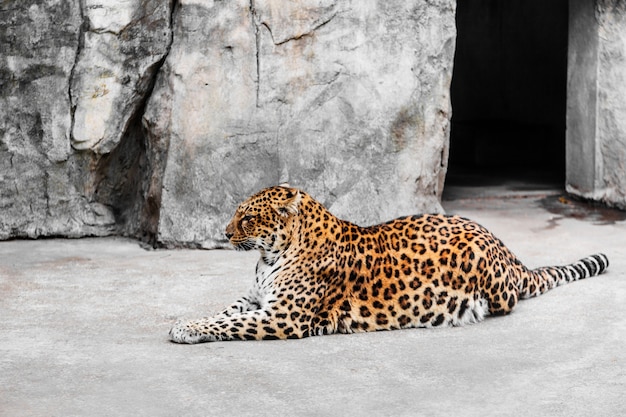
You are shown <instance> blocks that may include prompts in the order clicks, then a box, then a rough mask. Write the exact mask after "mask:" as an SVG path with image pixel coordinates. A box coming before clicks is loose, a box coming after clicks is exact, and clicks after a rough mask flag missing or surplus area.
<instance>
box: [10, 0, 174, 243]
mask: <svg viewBox="0 0 626 417" xmlns="http://www.w3.org/2000/svg"><path fill="white" fill-rule="evenodd" d="M81 4H82V5H83V8H84V9H83V10H81ZM0 11H1V12H2V21H1V22H0V39H1V40H2V45H3V49H2V54H1V55H0V213H1V215H0V239H7V238H12V237H39V236H54V235H60V236H72V237H78V236H85V235H107V234H111V233H115V232H116V231H119V230H120V213H118V212H119V210H118V208H119V206H118V205H117V204H116V203H117V202H118V201H115V198H118V199H119V195H120V193H119V192H117V196H118V197H113V194H114V192H113V191H119V188H120V186H119V184H123V183H124V182H125V181H128V178H127V177H128V175H129V173H131V169H130V167H129V166H130V165H132V164H131V163H127V164H126V166H124V164H122V163H120V162H119V160H122V159H123V158H120V157H119V154H120V151H119V150H128V149H130V150H132V151H133V154H132V155H123V156H125V157H126V158H128V159H130V160H132V161H136V160H137V158H138V153H139V150H140V148H141V144H140V143H139V142H140V140H141V137H138V136H137V135H136V132H132V131H130V130H132V129H130V127H131V120H132V119H133V117H135V118H137V116H136V115H134V114H135V113H137V112H138V111H139V110H142V107H143V105H144V103H145V100H146V96H147V95H148V93H149V90H150V88H151V86H152V83H153V79H154V72H155V71H156V69H157V68H158V66H159V64H160V62H159V61H160V60H162V59H163V57H164V56H165V54H166V52H167V48H168V46H169V43H170V41H171V32H170V30H169V25H170V17H171V13H170V11H171V3H168V2H162V1H143V2H140V1H134V2H133V1H126V2H119V4H116V8H115V9H113V8H111V7H108V6H106V2H95V1H93V0H91V1H86V2H83V3H81V2H79V1H78V0H75V1H71V0H60V1H41V0H39V1H37V0H30V1H23V2H22V1H20V2H10V3H5V4H3V5H2V6H0ZM5 45H6V48H5ZM124 137H126V138H129V139H128V140H127V142H128V141H134V142H135V144H133V145H128V144H126V145H125V146H118V144H119V143H120V142H121V140H122V138H124ZM72 145H73V148H72ZM112 149H116V150H118V152H117V154H115V155H113V154H111V155H113V156H111V155H107V156H106V157H103V158H102V157H100V156H99V154H106V153H108V152H109V151H111V150H112ZM77 150H85V151H82V152H77ZM114 158H117V160H115V161H114V160H113V159H114ZM133 158H134V159H133ZM111 166H114V167H116V168H119V169H117V170H116V171H115V172H111V171H110V169H109V167H111ZM102 185H104V186H102ZM107 187H108V188H110V189H111V191H109V190H108V189H107V190H105V189H104V188H107ZM127 188H128V187H127Z"/></svg>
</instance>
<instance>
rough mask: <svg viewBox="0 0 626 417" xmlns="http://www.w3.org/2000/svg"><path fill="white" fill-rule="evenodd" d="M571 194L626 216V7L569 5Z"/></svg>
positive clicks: (612, 2)
mask: <svg viewBox="0 0 626 417" xmlns="http://www.w3.org/2000/svg"><path fill="white" fill-rule="evenodd" d="M569 44H570V52H569V62H568V100H567V101H568V102H567V106H568V109H567V110H568V111H567V166H568V169H567V190H568V191H569V192H571V193H574V194H578V195H581V196H583V197H585V198H590V199H593V200H599V201H602V202H604V203H607V204H609V205H612V206H616V207H619V208H621V209H625V210H626V100H625V97H626V4H624V2H621V1H617V0H596V1H594V2H587V1H584V0H573V1H570V40H569Z"/></svg>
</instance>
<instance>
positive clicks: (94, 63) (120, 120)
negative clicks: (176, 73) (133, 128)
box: [71, 0, 172, 154]
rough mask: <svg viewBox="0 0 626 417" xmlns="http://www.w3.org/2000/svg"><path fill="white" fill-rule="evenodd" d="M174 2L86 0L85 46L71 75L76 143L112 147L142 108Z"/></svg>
mask: <svg viewBox="0 0 626 417" xmlns="http://www.w3.org/2000/svg"><path fill="white" fill-rule="evenodd" d="M171 8H172V5H171V2H162V1H147V2H144V1H141V0H126V1H122V2H114V3H112V2H109V1H106V0H86V1H85V10H84V12H83V13H84V16H85V24H86V26H87V30H86V31H85V33H84V34H83V47H82V48H81V51H80V53H79V55H78V61H77V63H76V67H75V69H74V77H73V79H72V88H71V96H72V105H73V107H74V128H73V131H72V145H73V146H74V148H75V149H78V150H85V149H92V150H94V151H95V152H97V153H100V154H105V153H109V152H110V151H111V150H113V149H115V147H116V146H117V145H118V144H119V142H120V141H121V140H122V137H123V135H124V134H126V132H127V129H128V125H129V123H130V121H131V119H132V118H133V116H134V115H135V113H136V112H137V111H138V110H140V109H141V107H142V106H143V103H144V101H145V99H144V97H145V96H146V93H147V92H148V89H149V88H150V87H151V83H152V80H153V79H154V76H155V73H156V70H157V69H158V68H159V66H160V61H161V60H162V59H163V58H164V57H165V54H166V53H167V50H168V47H169V44H170V37H171V33H170V30H169V25H170V18H171Z"/></svg>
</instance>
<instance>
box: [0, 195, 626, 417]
mask: <svg viewBox="0 0 626 417" xmlns="http://www.w3.org/2000/svg"><path fill="white" fill-rule="evenodd" d="M551 198H552V200H551V202H550V201H548V202H546V200H545V199H542V198H541V196H538V195H533V196H532V197H523V196H513V197H510V198H507V199H500V198H492V197H489V198H483V199H461V200H453V201H446V202H445V206H446V209H447V210H448V211H449V212H453V213H460V214H463V215H465V216H467V217H471V218H473V219H475V220H477V221H479V222H480V223H482V224H483V225H485V226H487V227H488V228H490V229H491V230H492V231H493V232H495V233H496V234H497V235H498V236H499V237H500V238H501V239H502V240H504V242H505V243H507V244H508V245H509V247H510V248H511V249H512V250H513V251H514V252H516V253H517V254H518V256H520V258H521V259H522V260H523V261H525V262H526V263H527V265H528V266H531V267H535V266H539V265H544V264H560V263H567V262H570V261H574V260H576V259H578V258H580V257H582V256H585V255H588V254H591V253H594V252H599V251H603V252H605V253H606V254H607V255H608V256H609V258H610V260H611V266H610V268H609V271H608V273H606V274H605V275H603V276H600V277H595V278H592V279H588V280H584V281H580V282H577V283H573V284H571V285H567V286H565V287H560V288H557V289H555V290H554V291H551V292H550V293H548V294H545V295H544V296H541V297H539V298H536V299H532V300H526V301H523V302H521V303H520V304H518V306H517V308H516V310H515V312H514V313H513V314H512V315H510V316H507V317H499V318H488V319H487V320H486V321H485V322H483V323H480V324H477V325H470V326H467V327H464V328H451V329H436V330H404V331H393V332H379V333H368V334H360V335H350V336H345V335H334V336H323V337H312V338H309V339H304V340H297V341H293V340H292V341H264V342H222V343H212V344H202V345H194V346H189V345H176V344H173V343H169V342H168V341H167V332H168V329H169V327H170V325H171V324H172V323H173V322H174V321H175V320H176V319H177V318H179V317H187V318H193V317H196V316H203V315H207V314H209V313H211V312H214V311H216V310H218V309H220V308H221V307H222V306H224V305H226V304H227V303H229V302H230V301H232V300H234V299H235V298H236V297H237V296H238V295H240V294H242V292H244V291H245V289H246V288H247V286H248V284H249V283H250V282H251V279H252V276H253V271H254V265H255V262H256V254H254V253H236V252H232V251H199V250H172V251H165V250H157V251H146V250H144V249H141V248H140V247H139V245H138V244H137V243H136V242H133V241H130V240H125V239H118V238H107V239H81V240H60V239H54V240H39V241H9V242H0V336H1V339H0V340H1V341H0V415H1V416H11V417H13V416H131V415H132V416H173V415H189V416H213V415H215V416H217V415H229V416H278V415H285V416H342V415H350V416H361V415H364V416H365V415H367V416H481V417H484V416H495V415H497V416H523V415H527V416H568V417H573V416H589V415H594V416H618V415H624V409H625V407H624V406H626V221H624V220H622V218H623V216H621V214H620V213H613V214H610V213H611V212H610V211H608V213H609V214H606V213H604V212H603V213H599V214H598V213H596V212H594V211H593V210H590V211H587V212H586V211H585V209H584V208H582V209H580V210H582V213H583V214H582V215H581V214H580V213H581V211H580V210H578V211H576V210H573V208H574V207H576V206H575V203H574V202H572V201H569V200H558V198H557V197H551ZM559 205H562V206H563V207H559ZM555 207H556V208H555ZM572 212H576V213H578V214H577V215H572V214H571V213H572Z"/></svg>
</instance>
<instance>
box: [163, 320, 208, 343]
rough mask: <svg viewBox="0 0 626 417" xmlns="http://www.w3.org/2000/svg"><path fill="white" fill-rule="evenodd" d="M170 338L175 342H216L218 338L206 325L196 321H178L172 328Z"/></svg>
mask: <svg viewBox="0 0 626 417" xmlns="http://www.w3.org/2000/svg"><path fill="white" fill-rule="evenodd" d="M169 335H170V340H171V341H172V342H175V343H188V344H193V343H202V342H214V341H216V340H217V338H216V337H215V336H214V335H212V334H210V333H209V331H208V329H207V328H206V326H202V325H200V324H199V323H198V322H194V321H177V322H176V324H174V327H172V328H171V329H170V334H169Z"/></svg>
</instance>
